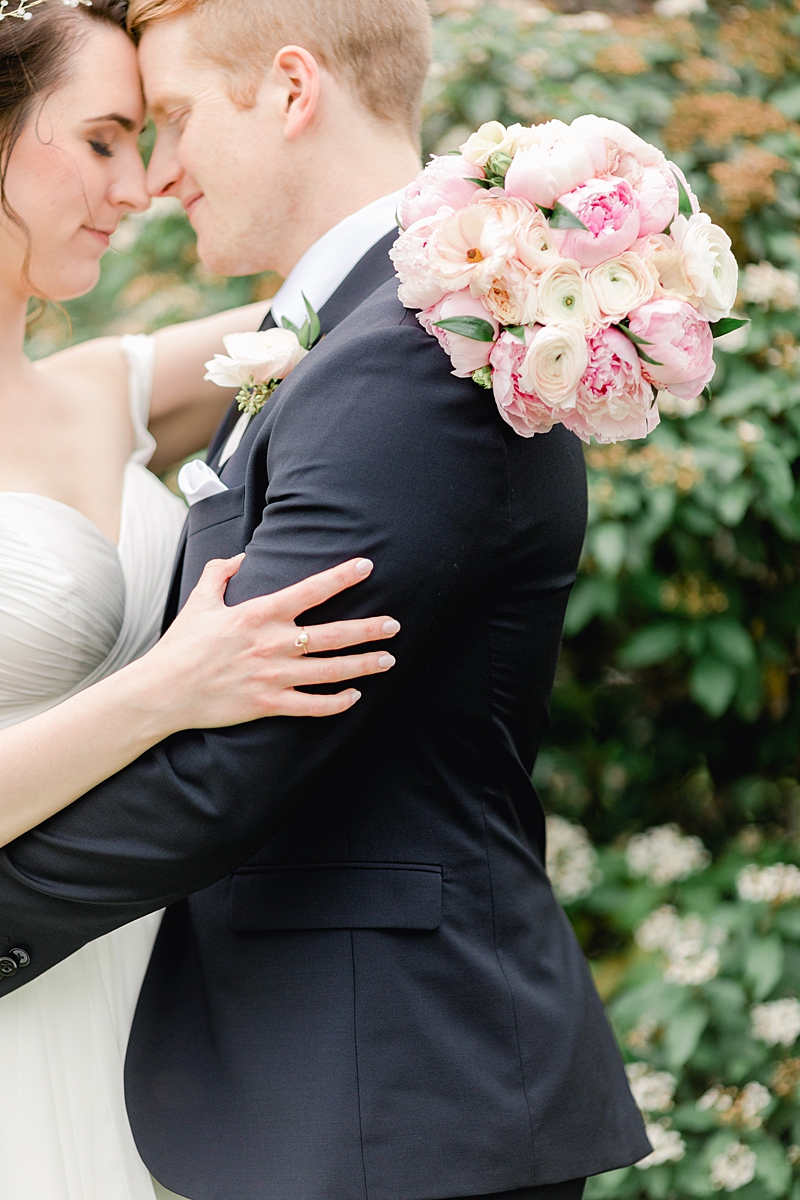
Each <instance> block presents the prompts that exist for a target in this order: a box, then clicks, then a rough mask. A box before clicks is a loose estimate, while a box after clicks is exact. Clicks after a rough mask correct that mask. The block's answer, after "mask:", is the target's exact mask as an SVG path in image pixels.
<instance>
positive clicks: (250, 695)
mask: <svg viewBox="0 0 800 1200" xmlns="http://www.w3.org/2000/svg"><path fill="white" fill-rule="evenodd" d="M243 560H244V555H243V554H242V555H239V556H238V557H237V558H231V559H225V560H214V561H213V562H210V563H208V565H207V566H206V569H205V571H204V572H203V575H202V577H201V579H200V581H199V583H198V584H197V587H196V588H195V589H194V591H193V592H192V594H191V596H190V597H189V599H188V601H187V603H186V605H185V607H184V608H183V610H182V611H181V613H180V614H179V616H178V617H177V619H176V620H175V621H174V623H173V624H172V625H171V626H170V628H169V630H168V631H167V633H166V634H165V636H164V637H163V638H162V640H161V641H160V642H159V643H158V644H157V645H156V646H155V647H154V649H153V650H151V651H150V653H149V654H147V655H145V657H144V658H143V659H141V660H140V663H141V669H142V670H144V671H147V672H148V684H149V687H148V693H149V695H151V696H152V697H153V702H154V703H155V704H156V705H158V706H159V707H160V708H162V709H163V710H166V712H167V713H168V714H169V715H168V718H167V719H168V722H169V724H170V725H171V726H172V728H173V731H174V732H178V731H179V730H181V729H210V728H219V727H221V726H226V725H239V724H243V723H244V722H247V721H254V720H257V719H258V718H260V717H277V716H289V717H328V716H333V715H334V714H336V713H341V712H346V710H347V709H348V708H352V706H353V705H354V704H355V703H356V702H357V701H358V700H359V699H360V698H361V693H360V692H358V691H356V690H355V689H353V688H348V689H347V690H345V691H342V692H338V693H337V694H336V695H309V694H307V693H305V692H298V691H295V690H294V689H295V688H298V687H308V686H313V685H318V684H332V683H340V682H342V681H343V680H346V679H356V678H358V677H359V676H363V675H379V674H383V673H384V672H386V671H388V670H389V669H390V668H391V667H393V666H394V662H395V660H394V658H393V657H392V655H391V654H387V653H379V652H373V653H369V654H353V655H348V656H346V657H335V658H308V657H306V655H309V654H310V655H316V654H319V653H320V651H329V650H342V649H344V648H346V647H347V646H362V645H364V644H366V643H368V642H379V641H385V640H388V639H390V638H393V637H394V636H395V634H396V633H398V632H399V629H400V625H399V623H398V622H397V621H394V620H392V618H390V617H386V616H384V617H374V618H371V619H369V620H357V621H338V622H334V623H332V624H328V625H309V626H306V627H305V631H306V632H307V634H308V642H307V644H306V645H305V646H304V645H303V644H302V642H301V643H300V644H298V638H299V637H300V636H301V634H302V633H303V630H301V629H300V628H298V626H297V625H296V624H295V619H296V618H297V617H298V616H299V615H300V614H301V613H304V612H308V611H309V610H310V609H313V608H316V607H317V605H319V604H323V603H324V602H325V601H326V600H329V599H330V598H331V597H332V596H336V595H337V594H338V593H339V592H342V591H344V590H345V589H347V588H350V587H353V586H354V585H355V584H357V583H362V582H363V581H364V580H365V579H366V578H368V576H369V575H370V574H371V572H372V567H373V564H372V563H371V562H370V561H369V560H368V559H353V560H352V561H350V562H347V563H343V564H342V565H341V566H338V567H334V568H333V569H332V570H330V571H323V572H322V573H321V574H319V575H312V576H311V577H310V578H309V579H305V580H303V581H302V582H301V583H296V584H294V585H293V586H292V587H288V588H284V590H283V591H280V592H275V593H273V594H272V595H268V596H259V597H257V598H256V599H254V600H248V601H247V602H245V603H244V604H238V605H235V606H233V607H230V608H229V607H227V606H226V604H225V591H226V588H227V586H228V581H229V580H230V579H231V578H232V577H233V576H234V575H235V574H236V572H237V571H238V569H239V567H240V565H241V563H242V561H243Z"/></svg>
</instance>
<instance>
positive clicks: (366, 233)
mask: <svg viewBox="0 0 800 1200" xmlns="http://www.w3.org/2000/svg"><path fill="white" fill-rule="evenodd" d="M402 196H403V192H402V191H399V192H392V194H391V195H390V196H382V197H381V199H380V200H373V202H372V203H371V204H368V205H366V207H365V208H362V209H359V211H358V212H354V213H351V214H350V216H349V217H345V219H344V220H343V221H340V222H339V224H338V225H334V227H333V229H329V230H328V232H327V233H324V234H323V235H322V237H321V238H320V239H319V240H318V241H316V242H315V243H314V245H313V246H312V247H311V248H310V249H309V250H306V252H305V254H304V255H303V257H302V258H301V259H300V261H299V262H298V263H297V264H296V266H295V267H293V269H292V270H291V271H290V273H289V274H288V275H287V277H286V279H285V280H284V283H283V285H282V287H281V289H280V291H279V292H278V293H277V295H276V296H275V299H274V300H273V301H272V309H271V311H272V316H273V317H274V319H275V323H276V324H277V325H278V326H280V324H281V322H282V319H283V317H288V318H289V320H290V321H292V322H293V323H294V324H295V325H302V324H303V322H304V321H305V319H306V316H307V313H306V307H305V304H304V303H303V296H304V295H305V296H306V297H307V298H308V301H309V303H310V304H311V306H312V307H313V309H314V311H315V312H319V311H320V309H321V308H322V306H323V305H324V304H326V303H327V302H328V300H330V298H331V296H332V295H333V293H334V292H335V291H336V289H337V288H338V287H339V286H340V284H342V283H344V281H345V279H346V278H347V276H348V275H349V274H350V272H351V271H352V270H353V268H354V267H355V265H356V264H357V263H358V262H360V261H361V259H362V258H363V257H364V255H365V254H366V253H367V251H368V250H371V249H372V247H373V246H374V245H375V244H376V243H377V242H379V241H380V240H381V238H383V237H385V236H386V234H387V233H390V232H391V231H392V230H393V229H396V228H397V209H398V207H399V205H400V200H401V198H402Z"/></svg>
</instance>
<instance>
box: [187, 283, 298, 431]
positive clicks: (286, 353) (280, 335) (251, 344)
mask: <svg viewBox="0 0 800 1200" xmlns="http://www.w3.org/2000/svg"><path fill="white" fill-rule="evenodd" d="M303 300H304V301H305V306H306V311H307V313H308V318H307V320H306V321H305V323H304V324H303V325H302V326H300V327H298V326H297V325H293V324H292V322H291V321H289V320H287V318H286V317H284V318H283V328H282V329H265V330H262V332H260V333H229V334H228V336H227V337H225V338H223V339H222V342H223V345H224V347H225V349H226V351H227V354H215V355H214V357H213V358H212V359H211V361H210V362H207V363H206V371H207V372H208V373H207V375H206V376H205V378H206V379H207V380H208V381H209V382H210V383H216V384H218V386H219V387H224V388H232V387H238V388H239V393H238V395H237V397H236V402H237V404H238V405H239V411H240V412H242V413H247V415H248V416H251V417H254V416H255V415H256V413H259V412H261V409H262V408H263V407H264V405H265V404H266V403H267V401H268V400H269V398H270V396H271V395H272V393H273V392H274V391H275V389H276V387H277V386H278V384H280V383H282V382H283V380H284V379H286V377H287V376H288V375H291V373H292V371H293V370H294V369H295V367H297V366H299V364H300V363H301V362H302V361H303V359H304V358H305V357H306V355H307V354H308V352H309V350H311V348H312V347H313V345H314V344H315V342H317V341H318V339H319V336H320V323H319V317H318V316H317V314H316V313H315V312H314V309H313V308H312V307H311V305H310V304H309V302H308V300H306V298H305V296H304V297H303Z"/></svg>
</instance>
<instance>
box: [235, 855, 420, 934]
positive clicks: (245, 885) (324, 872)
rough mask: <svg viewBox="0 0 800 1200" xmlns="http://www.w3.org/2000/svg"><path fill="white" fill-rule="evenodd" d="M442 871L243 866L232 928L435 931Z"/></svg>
mask: <svg viewBox="0 0 800 1200" xmlns="http://www.w3.org/2000/svg"><path fill="white" fill-rule="evenodd" d="M441 920H442V869H441V867H438V866H428V865H418V864H416V863H320V864H309V865H304V866H287V867H245V868H243V869H242V870H241V871H238V872H237V873H236V874H235V875H234V876H233V881H232V887H231V925H232V926H233V928H234V929H235V930H236V931H237V932H239V933H250V932H253V933H254V932H263V931H267V930H279V929H284V930H288V929H436V928H438V926H439V925H440V924H441Z"/></svg>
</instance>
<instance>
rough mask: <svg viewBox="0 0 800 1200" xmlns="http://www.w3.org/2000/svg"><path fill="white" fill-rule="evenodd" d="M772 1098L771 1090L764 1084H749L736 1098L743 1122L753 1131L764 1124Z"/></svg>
mask: <svg viewBox="0 0 800 1200" xmlns="http://www.w3.org/2000/svg"><path fill="white" fill-rule="evenodd" d="M771 1099H772V1096H771V1095H770V1092H769V1088H766V1087H764V1084H763V1083H747V1084H745V1086H744V1087H743V1088H742V1090H741V1092H740V1093H739V1095H738V1096H737V1097H736V1103H737V1105H738V1106H739V1108H740V1109H741V1114H742V1118H741V1119H742V1121H743V1122H744V1123H745V1124H746V1125H748V1126H749V1127H750V1128H751V1129H755V1128H756V1127H757V1126H758V1125H760V1124H761V1123H762V1120H763V1118H762V1116H761V1114H762V1113H763V1111H764V1109H765V1108H769V1104H770V1101H771Z"/></svg>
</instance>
